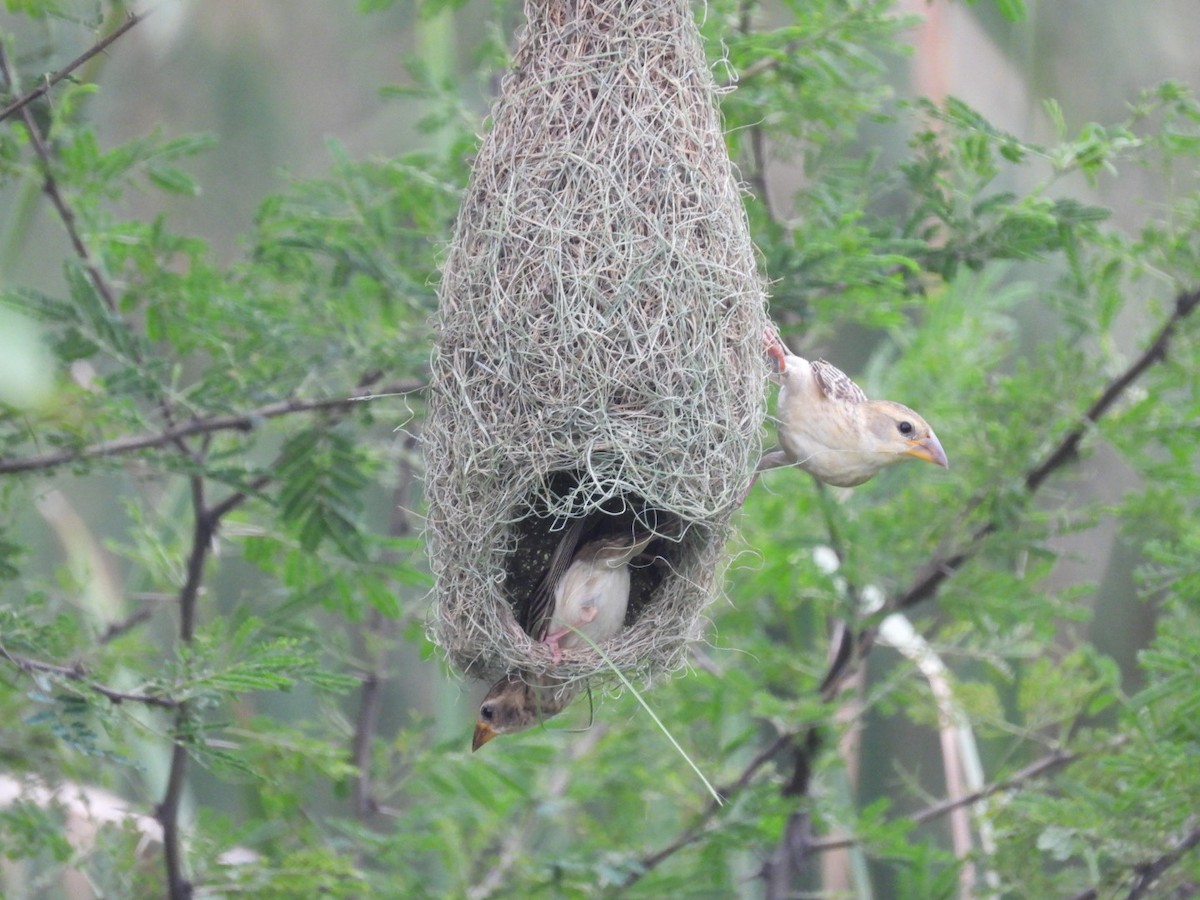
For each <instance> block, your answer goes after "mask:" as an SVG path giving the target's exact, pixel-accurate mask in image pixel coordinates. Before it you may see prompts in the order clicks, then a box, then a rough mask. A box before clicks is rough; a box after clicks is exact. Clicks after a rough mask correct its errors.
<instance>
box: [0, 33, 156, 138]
mask: <svg viewBox="0 0 1200 900" xmlns="http://www.w3.org/2000/svg"><path fill="white" fill-rule="evenodd" d="M147 15H149V12H146V13H142V14H141V15H138V14H137V13H132V12H131V13H128V14H127V15H126V17H125V22H124V23H123V24H122V25H121V26H120V27H118V28H116V29H114V30H113V31H112V32H110V33H109V34H108V35H106V36H105V37H103V38H101V39H100V40H98V41H97V42H96V43H95V44H93V45H92V46H91V47H89V48H88V49H87V50H85V51H84V52H83V53H81V54H80V55H79V56H77V57H75V58H74V59H73V60H71V61H70V62H69V63H67V64H66V65H65V66H63V67H62V68H61V69H59V70H58V71H57V72H54V73H53V74H51V75H47V76H46V77H45V78H43V79H42V80H41V81H42V83H41V84H39V85H38V86H37V87H36V88H34V89H33V90H32V91H29V92H28V93H26V94H22V95H21V96H20V97H18V98H17V99H16V100H14V101H13V102H12V103H10V104H9V105H8V106H6V107H4V109H0V122H3V121H4V120H5V119H7V118H8V117H9V116H11V115H12V114H13V113H15V112H17V111H18V110H20V109H22V108H24V107H25V106H28V105H29V104H30V103H32V102H33V101H34V100H36V99H38V97H41V96H43V95H44V94H46V93H48V92H49V91H50V89H51V88H52V87H54V86H55V85H56V84H58V83H59V82H60V81H62V80H63V79H64V78H66V77H67V76H69V75H70V74H71V73H72V72H74V71H75V70H76V69H78V68H79V67H80V66H82V65H83V64H84V63H86V62H87V61H88V60H89V59H91V58H92V57H93V56H95V55H96V54H97V53H103V52H104V51H105V50H107V49H108V48H109V46H111V45H112V44H113V43H114V42H115V41H116V40H117V39H118V38H120V37H121V36H122V35H124V34H125V32H127V31H129V30H130V29H131V28H133V26H135V25H137V24H138V23H139V22H141V21H142V19H144V18H146V16H147ZM7 80H8V83H9V84H10V85H11V86H12V88H13V90H16V84H15V83H14V82H13V80H12V78H7Z"/></svg>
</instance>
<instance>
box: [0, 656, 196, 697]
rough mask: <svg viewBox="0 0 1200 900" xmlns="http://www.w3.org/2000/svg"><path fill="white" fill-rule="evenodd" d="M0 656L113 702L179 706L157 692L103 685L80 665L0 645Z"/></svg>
mask: <svg viewBox="0 0 1200 900" xmlns="http://www.w3.org/2000/svg"><path fill="white" fill-rule="evenodd" d="M0 656H3V657H4V658H5V659H7V660H8V661H9V662H10V663H12V664H13V665H14V666H16V667H17V668H18V669H20V670H21V671H22V672H25V673H26V674H30V675H31V674H33V673H35V672H45V673H46V674H48V675H54V676H55V677H57V678H65V679H66V680H68V681H74V682H77V683H79V684H81V685H83V686H84V687H85V688H87V689H88V690H89V691H92V692H94V693H97V694H99V695H100V696H101V697H105V698H106V699H108V700H110V701H112V702H113V703H142V704H144V705H146V706H157V707H161V708H163V709H175V708H176V707H177V706H179V702H178V701H176V700H172V699H171V698H170V697H163V696H160V695H158V694H134V693H130V692H128V691H118V690H115V689H113V688H110V687H105V686H104V685H102V684H99V683H98V682H95V681H92V680H91V679H90V678H88V677H87V671H86V670H85V669H84V668H83V666H82V665H74V666H60V665H58V664H57V663H49V662H43V661H42V660H40V659H30V658H29V657H27V656H17V655H15V654H13V653H9V652H8V650H6V649H5V648H3V647H0Z"/></svg>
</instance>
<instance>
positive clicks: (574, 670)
mask: <svg viewBox="0 0 1200 900" xmlns="http://www.w3.org/2000/svg"><path fill="white" fill-rule="evenodd" d="M526 15H527V17H528V24H527V26H526V27H525V29H524V31H523V33H522V35H521V37H520V39H519V42H518V47H517V51H516V56H515V64H514V68H513V70H512V72H510V73H509V74H508V76H507V77H506V79H505V81H504V84H503V89H502V96H501V98H500V100H499V101H498V102H497V104H496V106H495V108H494V112H493V122H492V128H491V130H490V131H489V132H488V134H487V136H486V137H485V139H484V141H483V145H482V147H481V148H480V151H479V155H478V158H477V159H476V162H475V167H474V171H473V174H472V178H471V181H470V185H469V187H468V189H467V193H466V196H465V198H464V201H463V206H462V210H461V212H460V215H459V219H458V223H457V227H456V231H455V234H454V238H453V241H452V243H451V246H450V249H449V254H448V257H447V259H446V263H445V267H444V270H443V275H442V282H441V286H440V290H439V301H440V302H439V313H438V320H437V325H438V339H437V346H436V351H435V353H434V357H433V363H432V368H433V379H432V384H431V388H430V394H429V417H428V424H427V427H426V429H425V437H424V440H425V456H426V467H427V475H426V492H427V497H428V502H429V540H430V555H431V560H432V566H433V571H434V574H435V576H436V584H437V586H436V605H435V609H434V622H433V636H434V639H435V640H436V641H437V642H438V643H439V644H440V645H441V646H442V647H443V648H444V650H445V652H446V654H447V656H448V658H449V660H450V662H451V664H452V665H454V666H455V667H456V668H458V669H460V670H462V671H464V672H466V673H468V674H471V675H474V676H476V677H480V678H495V677H498V676H499V675H502V674H503V673H505V672H510V671H519V672H522V673H541V674H543V675H544V674H545V673H547V672H551V674H552V677H553V678H554V679H556V680H557V679H561V680H563V681H564V682H566V681H571V680H576V679H580V678H591V677H596V676H600V677H603V676H604V675H605V673H606V672H609V669H608V664H607V663H606V662H605V661H604V660H603V659H602V658H601V656H600V655H599V654H598V653H596V652H595V650H593V649H592V648H590V647H585V648H581V649H572V650H567V651H565V652H564V654H563V658H562V660H561V662H559V663H558V664H557V665H554V666H553V667H551V663H550V653H549V652H548V649H547V648H546V647H545V646H544V645H540V644H538V643H536V642H534V641H533V639H532V638H531V637H530V636H529V635H528V634H527V633H526V632H525V631H524V630H522V628H521V627H520V626H519V625H518V617H517V615H516V611H518V610H520V609H521V608H522V607H523V605H524V604H525V603H526V601H528V599H529V597H530V596H531V594H532V593H533V591H534V590H535V589H536V587H537V585H538V583H539V581H540V580H541V578H542V576H543V574H544V573H545V571H546V568H547V566H548V562H549V558H550V554H551V553H552V552H553V550H554V547H555V546H556V545H557V543H558V541H559V539H560V537H561V535H562V534H563V532H564V529H566V527H567V526H568V525H569V524H571V520H572V519H576V518H579V517H584V518H585V519H586V525H585V528H586V531H585V539H586V536H587V535H588V534H596V533H604V532H612V531H618V530H620V529H622V528H623V529H625V530H626V531H628V530H629V529H630V528H632V527H633V525H634V523H640V527H643V528H649V529H651V530H653V531H654V532H655V533H656V534H657V535H659V539H658V540H656V541H655V542H654V544H653V545H652V547H651V549H652V551H653V554H654V556H655V557H656V562H655V563H654V564H652V565H646V566H641V567H637V568H634V569H633V572H632V588H631V592H630V602H629V609H628V613H627V616H626V620H625V625H626V627H625V629H624V630H623V631H622V632H621V633H620V634H618V635H617V636H616V637H614V638H612V639H611V640H609V641H607V642H605V643H604V645H603V651H604V654H605V655H606V656H607V657H608V658H609V660H611V662H612V663H613V664H615V665H616V666H618V667H619V668H620V669H621V670H622V671H624V672H626V673H627V674H628V675H630V676H631V677H634V678H638V679H641V680H649V679H650V678H651V677H652V676H654V675H655V674H657V673H663V672H669V671H672V670H674V669H676V668H678V667H679V666H681V665H682V664H683V662H684V651H685V648H686V646H687V643H688V642H689V641H690V640H693V639H695V638H697V637H699V636H700V634H701V632H702V621H703V620H702V611H703V609H704V606H705V605H706V604H707V603H708V601H709V600H710V599H711V597H712V594H713V592H714V585H715V581H716V577H717V574H718V570H719V567H720V566H719V564H720V562H721V559H722V556H723V548H724V544H725V541H726V539H727V538H728V536H729V533H730V521H731V518H732V516H733V514H734V512H735V510H736V509H737V508H738V506H739V503H740V500H741V498H742V496H743V493H744V491H745V490H746V488H747V486H748V484H749V481H750V474H751V471H752V469H753V465H754V462H755V460H757V458H758V454H759V449H760V448H759V429H760V427H761V425H762V422H763V415H764V399H765V398H764V391H765V381H764V371H765V364H764V359H763V353H762V349H761V348H762V334H763V329H764V327H765V325H766V324H767V323H766V314H765V309H764V293H763V289H762V285H761V283H760V281H759V278H758V275H757V273H756V268H755V256H754V250H753V247H752V245H751V241H750V236H749V228H748V225H747V221H746V216H745V212H744V210H743V207H742V198H741V193H740V191H739V187H738V184H737V182H736V180H735V178H734V174H733V171H732V168H731V165H730V161H729V157H728V154H727V151H726V148H725V144H724V139H723V136H722V132H721V128H720V122H719V118H718V114H717V109H716V104H715V87H714V84H713V79H712V76H711V73H710V70H709V68H708V65H707V63H706V61H705V58H704V53H703V50H702V48H701V44H700V38H699V33H698V31H697V29H696V25H695V22H694V20H693V18H692V15H691V11H690V8H689V4H688V3H687V2H686V0H529V2H527V3H526ZM609 674H611V673H609Z"/></svg>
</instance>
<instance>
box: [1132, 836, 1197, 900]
mask: <svg viewBox="0 0 1200 900" xmlns="http://www.w3.org/2000/svg"><path fill="white" fill-rule="evenodd" d="M1197 846H1200V825H1197V826H1196V827H1194V828H1193V829H1192V830H1191V831H1189V832H1188V833H1187V835H1186V836H1185V837H1184V838H1183V840H1181V841H1180V842H1179V843H1178V844H1176V845H1175V846H1174V847H1172V848H1171V849H1170V850H1168V851H1167V852H1166V853H1164V854H1163V855H1162V856H1160V857H1158V859H1155V860H1153V861H1151V862H1148V863H1142V864H1141V865H1139V866H1135V867H1134V878H1133V885H1132V886H1131V887H1130V889H1129V896H1128V897H1127V898H1126V900H1138V898H1139V897H1144V896H1146V893H1147V892H1148V891H1149V890H1150V888H1152V887H1153V886H1154V883H1155V882H1156V881H1158V879H1159V878H1161V877H1162V876H1163V873H1165V872H1166V871H1167V869H1169V868H1171V867H1172V866H1174V865H1175V864H1176V863H1178V862H1179V861H1180V860H1181V859H1183V858H1184V857H1185V856H1186V855H1187V854H1188V853H1190V852H1192V851H1193V850H1195V849H1196V847H1197Z"/></svg>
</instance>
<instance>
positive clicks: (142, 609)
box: [96, 594, 167, 647]
mask: <svg viewBox="0 0 1200 900" xmlns="http://www.w3.org/2000/svg"><path fill="white" fill-rule="evenodd" d="M162 597H163V599H167V595H165V594H164V595H162ZM160 604H161V601H159V602H155V601H154V600H147V601H145V602H144V603H142V605H141V606H139V607H138V608H137V609H135V610H134V611H133V612H132V613H130V614H129V615H128V616H126V617H125V618H124V619H121V620H120V621H119V622H111V623H109V625H108V627H107V628H105V629H104V631H102V632H101V633H100V634H99V636H97V638H96V644H97V645H98V646H101V647H103V646H104V645H105V644H110V643H112V642H113V641H115V640H116V639H117V638H119V637H120V636H121V635H123V634H128V633H129V632H130V631H132V630H133V629H135V628H137V627H138V626H139V625H141V624H142V623H143V622H146V621H148V620H149V619H150V617H151V616H153V615H154V611H155V610H156V609H158V607H159V605H160Z"/></svg>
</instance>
